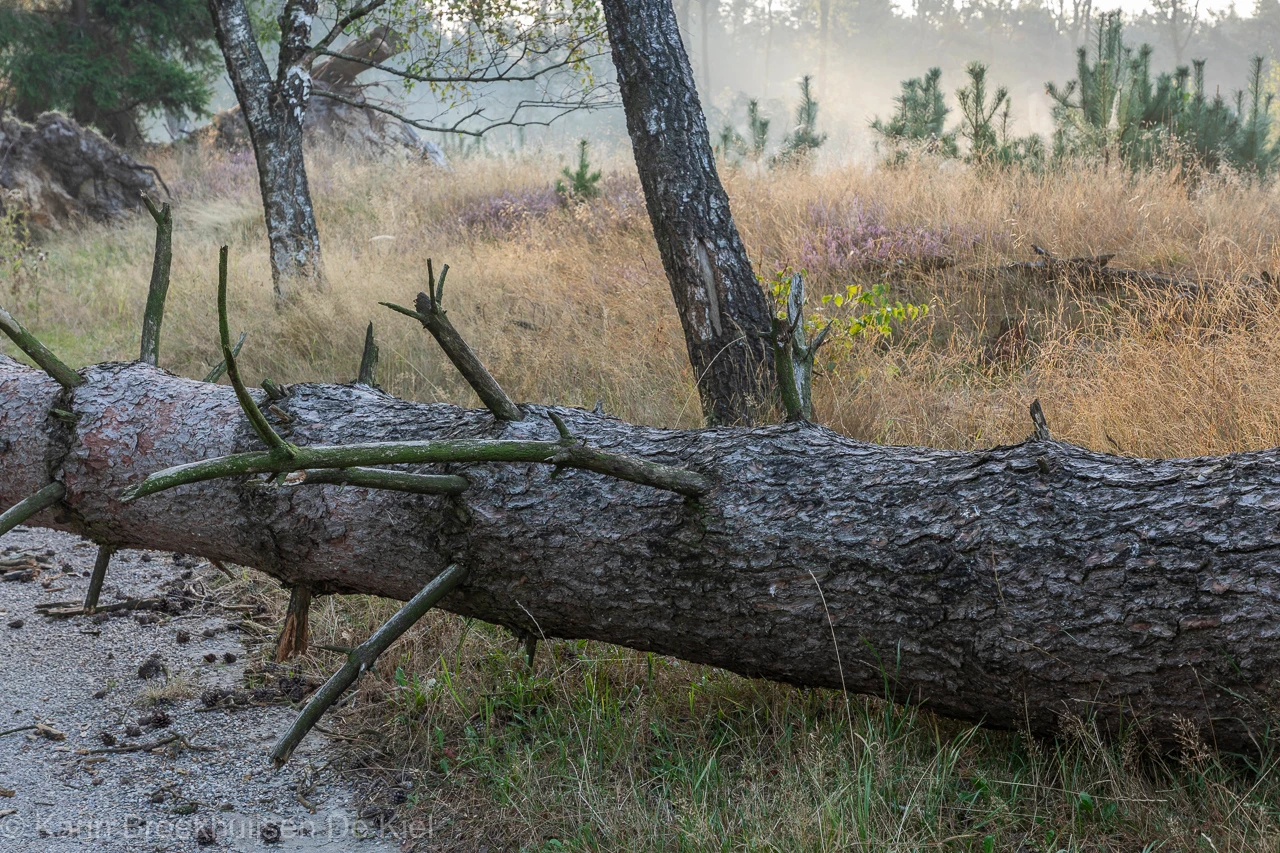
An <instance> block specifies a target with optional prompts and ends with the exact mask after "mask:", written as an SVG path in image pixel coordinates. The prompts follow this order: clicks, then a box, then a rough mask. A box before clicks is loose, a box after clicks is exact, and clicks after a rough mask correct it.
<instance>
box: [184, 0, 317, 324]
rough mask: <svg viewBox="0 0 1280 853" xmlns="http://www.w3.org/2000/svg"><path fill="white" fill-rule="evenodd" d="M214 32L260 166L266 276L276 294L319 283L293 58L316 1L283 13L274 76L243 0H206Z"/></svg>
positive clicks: (302, 75) (303, 83)
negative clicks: (267, 252) (267, 260)
mask: <svg viewBox="0 0 1280 853" xmlns="http://www.w3.org/2000/svg"><path fill="white" fill-rule="evenodd" d="M209 11H210V12H211V13H212V15H213V24H214V35H215V36H216V37H217V41H218V47H220V48H221V49H222V55H223V57H224V58H225V59H226V63H227V73H228V74H229V75H230V77H231V85H232V87H233V88H234V89H235V93H236V99H237V100H238V101H239V102H240V110H241V113H242V114H243V115H244V119H245V124H246V125H247V126H248V128H249V139H250V141H251V143H252V144H253V153H254V157H255V159H256V160H257V164H258V186H259V188H260V189H261V192H262V208H263V213H264V215H265V218H266V223H267V239H268V241H269V242H270V245H271V280H272V282H273V283H274V286H275V293H276V297H277V298H278V299H285V298H288V297H289V296H290V295H292V291H293V290H294V288H295V285H296V283H297V282H298V281H310V282H313V283H317V284H319V283H322V282H323V280H324V279H323V267H322V265H321V260H320V231H319V229H318V228H317V227H316V217H315V213H314V211H313V209H312V206H311V190H310V188H309V187H308V186H307V169H306V163H305V161H304V158H303V152H302V126H303V115H304V113H305V111H306V108H307V100H308V98H309V97H310V91H311V79H310V77H309V76H308V73H307V70H306V68H305V67H304V65H305V64H306V63H299V62H298V60H299V59H300V58H301V57H302V56H303V54H304V53H305V52H306V50H307V42H308V40H309V38H310V34H311V23H310V22H311V16H312V15H314V14H315V11H316V2H315V0H305V2H299V1H298V0H291V2H289V3H288V4H286V7H285V11H284V13H283V14H282V15H281V19H280V25H281V27H280V28H281V37H280V60H279V73H278V74H277V75H276V78H275V79H272V77H271V73H270V71H269V70H268V68H267V63H266V62H265V60H263V58H262V52H261V51H260V50H259V49H258V43H257V40H256V39H255V37H254V34H253V25H252V22H251V20H250V17H249V11H248V9H247V8H245V4H244V0H209Z"/></svg>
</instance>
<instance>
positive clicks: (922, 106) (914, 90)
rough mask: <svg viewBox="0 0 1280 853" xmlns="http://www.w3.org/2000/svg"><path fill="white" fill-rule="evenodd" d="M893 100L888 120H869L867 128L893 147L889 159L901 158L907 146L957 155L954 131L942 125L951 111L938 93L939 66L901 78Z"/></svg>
mask: <svg viewBox="0 0 1280 853" xmlns="http://www.w3.org/2000/svg"><path fill="white" fill-rule="evenodd" d="M893 101H894V103H895V104H897V108H896V110H895V111H894V114H893V117H892V118H891V119H889V120H888V121H883V120H882V119H880V118H876V119H875V120H874V121H873V122H871V129H872V130H874V131H875V132H876V133H878V134H880V136H881V137H882V138H883V139H884V141H885V142H887V143H889V145H891V146H892V147H893V148H894V149H895V151H896V153H895V156H893V157H891V160H894V161H899V160H901V159H903V157H905V155H906V151H905V150H904V149H905V148H908V147H915V148H919V149H922V150H924V151H927V152H929V153H932V154H940V155H942V156H943V157H955V156H958V154H959V149H958V148H957V146H956V134H955V133H954V132H951V133H948V132H947V131H946V127H945V125H946V120H947V113H949V112H951V110H950V109H948V108H947V105H946V100H945V98H944V96H943V93H942V69H941V68H930V69H929V71H928V73H926V74H925V75H924V77H913V78H911V79H910V80H903V81H902V94H901V95H899V96H898V97H896V98H894V99H893Z"/></svg>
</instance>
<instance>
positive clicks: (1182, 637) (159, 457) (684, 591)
mask: <svg viewBox="0 0 1280 853" xmlns="http://www.w3.org/2000/svg"><path fill="white" fill-rule="evenodd" d="M83 375H84V378H85V382H84V383H83V384H81V385H79V386H76V387H73V388H71V389H63V388H62V387H61V386H59V385H58V384H57V383H56V382H54V381H53V380H52V379H50V378H48V377H47V376H46V375H44V374H43V373H40V372H38V371H36V370H33V369H30V368H26V367H23V366H21V365H18V364H17V363H16V362H13V361H11V360H8V359H3V358H0V400H3V402H4V405H3V407H0V506H9V505H11V504H13V503H16V502H17V501H19V500H21V499H22V498H25V497H27V496H28V495H31V494H33V493H34V492H36V491H37V490H39V489H40V488H42V487H44V486H46V485H48V484H49V483H50V481H51V479H53V478H57V479H60V480H61V481H62V482H63V483H64V484H65V486H66V497H65V498H64V499H63V500H62V501H61V503H60V504H59V505H58V506H57V508H56V509H53V510H48V511H46V512H44V513H43V514H41V515H39V516H36V517H35V519H34V522H33V523H38V524H43V525H47V526H51V527H56V528H59V529H65V530H71V531H74V532H77V533H81V534H84V535H87V536H89V537H91V538H93V539H94V540H95V541H97V542H99V543H102V544H107V545H110V546H119V547H145V548H155V549H161V550H178V551H183V552H186V553H191V554H198V555H201V556H204V557H208V558H211V559H217V560H226V561H235V562H238V563H240V564H243V565H247V566H252V567H255V568H258V569H261V570H263V571H265V572H268V573H269V574H272V575H274V576H275V577H277V578H280V579H281V580H283V581H285V582H286V583H289V584H300V583H305V584H306V585H308V586H309V587H310V588H312V589H314V590H315V591H316V592H317V593H321V592H359V593H371V594H377V595H385V596H390V597H393V598H398V599H401V600H407V599H409V598H411V597H412V596H413V595H415V594H416V593H417V592H418V591H419V590H421V589H422V588H423V586H424V585H425V584H426V583H427V582H428V581H429V580H430V579H431V578H432V577H434V576H435V575H437V574H439V573H440V572H441V571H442V570H444V569H445V567H446V566H447V565H449V564H450V563H456V564H458V565H460V566H464V567H465V568H466V569H467V577H466V580H465V582H463V584H462V585H461V586H460V587H459V588H458V590H457V591H455V592H454V593H452V594H450V595H449V596H448V597H446V598H445V599H444V600H443V601H442V603H441V606H443V607H444V608H446V609H448V610H451V611H454V612H456V613H461V614H465V615H468V616H474V617H478V618H481V619H484V620H487V621H490V622H494V623H500V624H504V625H508V626H511V627H512V628H513V629H515V630H516V631H518V632H522V633H527V634H530V635H533V636H549V637H566V638H574V637H587V638H594V639H599V640H606V641H609V642H613V643H617V644H620V645H624V646H629V647H632V648H636V649H642V650H647V651H653V652H657V653H661V654H669V655H675V656H677V657H681V658H684V659H686V660H691V661H696V662H700V663H708V664H714V665H717V666H722V667H725V668H727V669H730V670H732V671H734V672H738V673H741V674H743V675H747V676H758V677H764V678H769V679H774V680H778V681H785V682H789V683H792V684H801V685H812V686H822V687H835V688H840V687H842V686H843V687H846V688H847V689H849V690H852V691H857V692H862V693H870V694H874V695H885V693H886V691H887V692H888V694H889V696H890V697H891V698H893V699H895V700H897V701H904V702H913V703H920V704H923V705H924V706H926V707H928V708H931V709H933V710H935V711H937V712H940V713H944V714H948V715H951V716H955V717H959V718H962V719H966V720H978V721H982V722H984V723H986V724H989V725H992V726H998V727H1005V728H1009V727H1017V726H1026V727H1027V728H1029V729H1030V730H1032V731H1035V732H1053V731H1055V730H1056V728H1057V727H1058V725H1059V721H1060V717H1061V714H1062V713H1063V712H1067V713H1071V714H1090V713H1092V714H1096V715H1097V717H1098V720H1099V721H1100V723H1101V724H1102V726H1103V727H1104V728H1105V729H1107V730H1111V731H1114V730H1116V729H1117V728H1118V727H1119V726H1120V725H1121V724H1122V721H1135V720H1138V721H1145V722H1146V725H1147V729H1148V732H1149V734H1150V735H1151V736H1152V737H1154V738H1157V739H1170V738H1171V737H1172V736H1173V732H1174V726H1175V723H1176V720H1177V719H1178V718H1180V717H1184V718H1187V719H1189V720H1192V721H1194V722H1195V723H1196V724H1197V725H1199V726H1200V727H1201V729H1202V730H1203V731H1204V732H1205V733H1206V736H1207V737H1208V738H1210V740H1211V742H1213V743H1215V744H1216V745H1217V746H1218V747H1220V748H1223V749H1228V750H1249V749H1251V748H1252V745H1253V741H1252V740H1251V738H1253V737H1258V736H1261V735H1262V734H1263V732H1264V731H1265V729H1266V727H1267V726H1268V725H1269V724H1271V723H1272V722H1273V720H1272V716H1273V712H1272V708H1273V703H1274V702H1275V700H1276V699H1277V698H1278V697H1277V691H1278V690H1280V684H1278V679H1280V654H1277V652H1278V651H1280V648H1278V646H1280V627H1278V626H1280V618H1278V617H1280V603H1278V601H1280V526H1278V525H1277V523H1276V519H1277V515H1276V513H1277V510H1278V509H1280V465H1278V464H1277V463H1278V462H1280V452H1277V451H1274V450H1272V451H1263V452H1257V453H1245V454H1235V455H1231V456H1225V457H1221V458H1205V459H1183V460H1145V459H1129V458H1121V457H1114V456H1107V455H1104V454H1099V453H1093V452H1090V451H1087V450H1083V449H1081V448H1078V447H1073V446H1070V445H1067V444H1062V443H1058V442H1053V441H1045V440H1031V441H1027V442H1025V443H1023V444H1019V445H1015V446H1011V447H1000V448H993V449H990V450H985V451H980V452H959V451H946V450H928V449H921V448H910V447H881V446H876V445H868V444H863V443H861V442H856V441H853V440H851V439H848V438H845V437H843V436H840V435H838V434H836V433H833V432H831V431H829V430H826V429H823V428H821V427H816V426H812V425H807V424H789V425H785V426H770V427H761V428H756V429H728V428H718V429H705V430H693V431H674V430H662V429H653V428H647V427H640V426H634V425H631V424H627V423H624V422H622V421H619V420H617V419H614V418H610V417H607V416H604V415H598V414H594V413H591V412H586V411H582V410H577V409H563V408H560V409H555V410H550V409H547V408H544V407H536V406H530V407H527V413H528V416H527V417H526V418H525V419H524V420H522V421H517V422H499V421H495V419H494V418H493V417H492V416H491V415H490V414H489V413H488V412H486V411H483V410H479V411H477V410H464V409H459V408H456V407H452V406H446V405H422V404H414V403H408V402H404V401H401V400H397V399H394V398H392V397H389V396H387V395H385V394H382V393H380V392H377V391H375V390H373V389H370V388H367V387H364V386H358V385H351V386H332V385H295V386H293V387H292V388H291V389H290V390H289V393H288V395H287V397H286V398H285V399H283V400H281V401H279V402H278V403H277V404H276V405H277V406H278V407H279V408H280V409H281V410H283V411H284V412H285V413H286V414H287V415H288V417H289V423H288V424H281V425H279V429H280V430H281V431H282V432H284V433H285V434H286V437H287V438H288V440H289V441H291V442H293V443H295V444H297V445H300V446H305V445H314V444H322V443H323V444H333V443H353V442H366V441H388V440H396V441H402V440H431V439H442V438H463V437H486V438H499V437H501V438H509V439H546V440H554V439H555V438H556V435H557V430H556V428H555V427H554V426H553V425H552V423H551V421H550V420H549V417H548V415H549V413H550V412H551V411H555V412H556V413H557V414H558V415H560V416H561V417H562V418H563V419H564V421H565V422H566V423H567V424H568V426H569V428H570V429H571V430H572V431H573V433H574V435H576V436H579V437H581V438H582V439H583V440H585V441H586V442H587V444H588V445H589V446H592V447H597V448H601V449H605V450H617V451H624V452H626V453H628V454H632V455H635V456H638V457H640V458H643V459H647V460H650V461H654V462H662V463H665V464H672V465H680V466H683V467H686V468H688V469H691V470H693V471H698V472H701V473H703V474H705V475H708V476H710V477H712V478H713V479H714V481H715V483H716V485H715V488H714V489H713V490H712V491H711V492H710V493H709V494H708V495H706V496H705V497H703V498H700V499H697V500H688V499H683V498H681V497H680V496H678V495H673V494H671V493H669V492H665V491H660V490H656V489H652V488H647V487H644V486H640V485H636V484H634V483H627V482H621V481H618V480H615V479H611V478H608V477H603V476H600V475H597V474H593V473H589V472H583V471H562V472H560V473H559V475H558V476H556V477H554V478H553V477H552V470H551V468H550V466H545V465H526V464H501V465H499V464H483V465H452V466H419V468H417V469H415V470H418V471H420V472H430V473H437V474H464V475H465V477H466V479H467V480H468V481H469V482H470V483H471V488H470V489H469V490H468V491H466V492H465V493H463V494H461V495H456V496H423V495H412V494H404V493H396V492H383V491H370V490H366V489H363V488H357V487H338V486H333V485H319V486H301V487H276V486H268V485H265V484H263V483H262V482H261V481H253V480H247V479H244V480H218V481H210V482H206V483H201V484H198V485H192V486H186V487H182V488H179V489H175V490H173V491H171V492H167V493H163V494H160V495H157V496H154V497H150V498H145V499H140V500H138V501H136V502H133V503H127V504H124V503H121V502H120V500H119V495H120V493H121V491H122V490H123V489H124V488H126V487H127V486H132V485H136V484H137V483H138V482H140V481H141V480H142V479H143V478H144V476H145V475H147V474H149V473H151V472H154V471H156V470H158V469H160V468H163V467H166V466H169V465H174V464H178V463H182V462H188V461H192V460H195V459H201V458H206V457H209V456H213V455H220V454H226V453H232V452H240V451H247V450H255V449H260V448H261V444H260V442H259V440H258V439H257V437H256V436H255V435H254V433H253V431H252V429H251V428H250V426H249V425H248V423H247V422H246V421H245V419H244V417H243V415H242V413H241V411H240V408H239V406H238V405H237V402H236V400H235V397H234V395H233V393H232V391H231V389H229V388H226V387H220V386H213V385H208V384H205V383H198V382H193V381H189V380H184V379H179V378H177V377H174V376H172V375H170V374H167V373H165V372H164V371H161V370H158V369H156V368H154V367H150V366H147V365H142V364H128V365H124V364H104V365H97V366H94V367H90V368H86V369H85V370H84V371H83ZM55 405H57V406H58V407H60V408H66V409H70V410H71V411H74V412H75V413H76V414H77V415H78V416H79V419H78V421H77V422H76V423H75V425H74V427H72V426H69V425H68V424H66V423H65V422H64V421H62V420H59V419H57V418H54V417H52V416H50V414H49V410H50V408H51V407H53V406H55ZM833 639H834V643H833ZM837 649H838V652H839V654H838V657H837ZM837 660H839V661H840V664H839V665H838V664H837Z"/></svg>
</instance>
